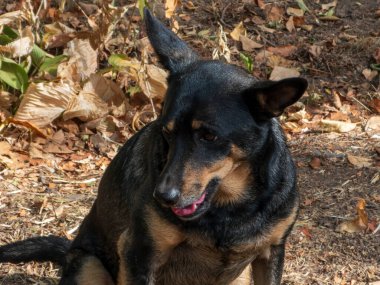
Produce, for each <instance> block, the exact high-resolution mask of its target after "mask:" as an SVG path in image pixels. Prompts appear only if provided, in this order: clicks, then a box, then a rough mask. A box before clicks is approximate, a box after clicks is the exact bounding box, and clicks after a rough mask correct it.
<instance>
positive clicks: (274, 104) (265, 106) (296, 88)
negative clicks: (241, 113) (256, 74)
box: [243, 78, 307, 119]
mask: <svg viewBox="0 0 380 285" xmlns="http://www.w3.org/2000/svg"><path fill="white" fill-rule="evenodd" d="M306 88H307V81H306V79H303V78H287V79H283V80H280V81H264V82H260V83H258V84H255V85H254V86H253V87H252V88H250V89H249V90H247V91H245V92H244V94H243V98H244V100H245V102H246V103H247V105H248V107H249V109H250V111H251V113H252V114H253V115H254V116H255V117H257V118H258V119H270V118H273V117H277V116H280V115H281V114H282V112H283V111H284V109H285V108H286V107H288V106H290V105H292V104H294V103H295V102H297V101H298V99H299V98H300V97H301V96H302V94H303V93H304V92H305V90H306Z"/></svg>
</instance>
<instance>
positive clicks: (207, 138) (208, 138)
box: [201, 133, 218, 142]
mask: <svg viewBox="0 0 380 285" xmlns="http://www.w3.org/2000/svg"><path fill="white" fill-rule="evenodd" d="M217 139H218V137H217V136H216V135H214V134H212V133H203V134H202V135H201V140H203V141H208V142H213V141H216V140H217Z"/></svg>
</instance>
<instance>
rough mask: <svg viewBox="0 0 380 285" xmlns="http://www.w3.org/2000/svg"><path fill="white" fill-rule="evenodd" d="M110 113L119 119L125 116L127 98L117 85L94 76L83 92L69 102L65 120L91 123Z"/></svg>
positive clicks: (96, 75) (64, 116)
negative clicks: (73, 119)
mask: <svg viewBox="0 0 380 285" xmlns="http://www.w3.org/2000/svg"><path fill="white" fill-rule="evenodd" d="M108 113H110V114H113V115H114V116H117V117H120V116H123V115H125V113H126V101H125V96H124V94H123V92H122V90H121V89H120V87H119V86H118V85H117V84H116V83H114V82H113V81H111V80H108V79H105V78H104V77H102V76H100V75H98V74H92V75H91V76H90V79H89V81H88V82H86V84H85V85H84V86H83V90H82V91H81V92H80V93H79V94H78V96H74V97H73V98H72V100H71V101H70V102H69V104H68V106H67V109H66V111H65V112H64V114H63V119H64V120H69V119H72V118H79V119H81V120H82V121H91V120H95V119H98V118H101V117H104V116H105V115H107V114H108Z"/></svg>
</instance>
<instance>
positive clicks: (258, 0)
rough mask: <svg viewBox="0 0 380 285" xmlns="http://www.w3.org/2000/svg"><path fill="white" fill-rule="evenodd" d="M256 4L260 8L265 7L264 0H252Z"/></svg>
mask: <svg viewBox="0 0 380 285" xmlns="http://www.w3.org/2000/svg"><path fill="white" fill-rule="evenodd" d="M254 1H255V3H256V5H257V6H259V7H260V9H264V8H265V1H264V0H254Z"/></svg>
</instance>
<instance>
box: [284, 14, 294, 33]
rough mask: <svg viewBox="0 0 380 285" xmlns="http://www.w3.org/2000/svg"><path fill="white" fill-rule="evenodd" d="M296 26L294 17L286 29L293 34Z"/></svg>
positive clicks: (290, 19)
mask: <svg viewBox="0 0 380 285" xmlns="http://www.w3.org/2000/svg"><path fill="white" fill-rule="evenodd" d="M295 28H296V27H295V26H294V21H293V16H290V17H289V19H288V21H287V22H286V29H287V30H288V31H289V32H293V31H294V30H295Z"/></svg>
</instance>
